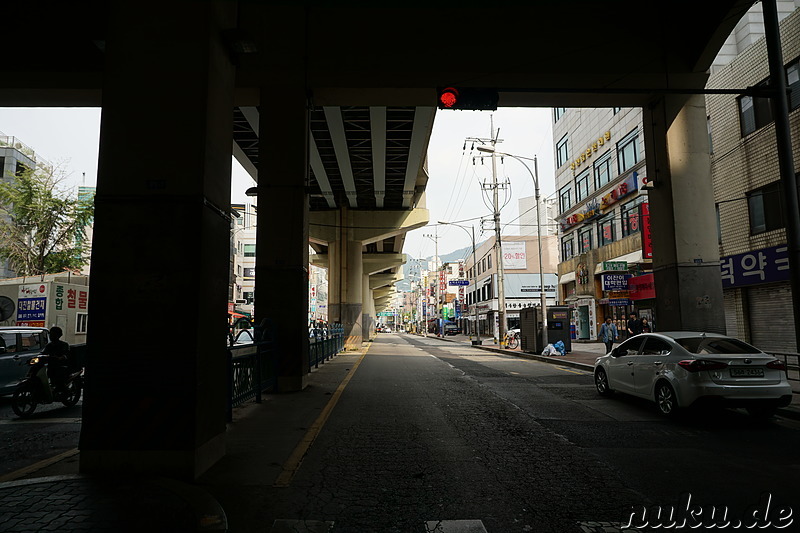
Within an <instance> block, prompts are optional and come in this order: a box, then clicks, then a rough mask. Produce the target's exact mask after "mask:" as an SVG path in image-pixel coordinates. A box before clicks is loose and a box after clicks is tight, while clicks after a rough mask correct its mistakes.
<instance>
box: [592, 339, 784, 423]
mask: <svg viewBox="0 0 800 533" xmlns="http://www.w3.org/2000/svg"><path fill="white" fill-rule="evenodd" d="M594 381H595V386H596V387H597V392H599V393H600V394H601V395H604V396H605V395H608V394H611V393H612V392H615V391H616V392H622V393H626V394H631V395H634V396H638V397H641V398H645V399H648V400H650V401H653V402H655V403H656V406H657V407H658V410H659V412H661V413H662V414H664V415H668V416H669V415H673V414H675V413H676V412H677V410H678V409H680V408H683V407H689V406H692V405H695V404H698V403H701V402H714V403H718V404H720V405H723V406H726V407H745V408H747V411H748V412H749V413H750V414H751V415H753V416H755V417H760V418H766V417H770V416H772V415H773V414H775V411H776V410H777V408H778V407H783V406H786V405H788V404H789V403H790V402H791V400H792V388H791V386H790V385H789V382H788V381H787V379H786V366H785V364H784V363H783V362H782V361H780V360H778V359H776V358H775V357H773V356H772V355H769V354H767V353H764V352H762V351H761V350H759V349H758V348H755V347H753V346H750V345H749V344H747V343H745V342H742V341H740V340H738V339H735V338H732V337H728V336H725V335H717V334H714V333H698V332H690V331H673V332H663V333H643V334H640V335H636V336H634V337H631V338H630V339H628V340H626V341H625V342H623V343H622V344H620V345H619V346H617V347H616V348H614V349H613V350H612V351H611V352H610V353H608V354H606V355H604V356H601V357H598V358H597V361H596V362H595V367H594Z"/></svg>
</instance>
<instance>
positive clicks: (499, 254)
mask: <svg viewBox="0 0 800 533" xmlns="http://www.w3.org/2000/svg"><path fill="white" fill-rule="evenodd" d="M490 132H491V135H490V137H489V139H481V138H472V137H470V138H467V139H466V142H469V141H471V142H472V143H473V146H474V143H475V142H478V143H480V144H484V143H489V144H491V148H488V149H484V148H482V147H481V146H478V151H484V152H491V158H492V185H491V187H490V188H491V189H492V211H493V213H492V218H493V219H494V235H495V238H494V257H495V264H496V265H497V318H498V325H497V336H498V340H497V342H498V344H499V345H500V347H501V348H504V347H505V344H506V292H505V274H504V269H503V241H502V237H501V235H500V230H501V228H500V203H499V189H500V187H501V185H500V184H498V182H497V159H496V157H497V156H496V154H495V148H496V145H497V143H498V142H502V139H500V138H499V137H500V130H499V129H498V130H497V131H495V129H494V117H493V116H492V117H490ZM466 142H465V143H464V146H465V147H466ZM480 157H481V158H483V157H486V156H483V155H482V156H480ZM473 164H474V159H473ZM502 186H503V187H505V186H507V185H506V184H503V185H502ZM485 188H486V187H485V186H484V189H485Z"/></svg>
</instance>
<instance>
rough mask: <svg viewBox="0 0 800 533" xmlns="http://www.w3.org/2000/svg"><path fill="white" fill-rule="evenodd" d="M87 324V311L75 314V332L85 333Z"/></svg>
mask: <svg viewBox="0 0 800 533" xmlns="http://www.w3.org/2000/svg"><path fill="white" fill-rule="evenodd" d="M88 324H89V315H88V314H87V313H78V314H76V315H75V333H86V329H87V326H88Z"/></svg>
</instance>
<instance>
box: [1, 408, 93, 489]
mask: <svg viewBox="0 0 800 533" xmlns="http://www.w3.org/2000/svg"><path fill="white" fill-rule="evenodd" d="M82 404H83V402H82V401H79V402H78V403H77V405H75V406H73V407H69V408H67V407H64V405H63V404H61V403H58V404H49V405H40V406H38V407H37V408H36V412H34V414H33V416H32V417H30V418H28V419H25V420H21V419H19V418H17V415H16V414H14V411H13V410H12V409H11V396H0V457H2V460H0V478H2V476H4V475H6V474H9V473H10V472H16V471H17V470H19V469H21V468H25V467H28V466H30V465H32V464H34V463H38V462H39V461H43V460H45V459H49V458H51V457H54V456H56V455H59V454H61V453H64V452H67V451H68V450H72V449H74V448H75V447H77V446H78V438H79V436H80V430H81V424H80V422H81V409H82Z"/></svg>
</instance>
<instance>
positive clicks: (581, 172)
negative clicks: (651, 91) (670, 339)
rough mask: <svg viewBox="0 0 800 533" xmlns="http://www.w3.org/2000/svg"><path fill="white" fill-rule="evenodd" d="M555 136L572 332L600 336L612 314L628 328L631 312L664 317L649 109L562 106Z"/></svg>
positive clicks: (563, 281) (564, 297)
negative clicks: (650, 182) (656, 272)
mask: <svg viewBox="0 0 800 533" xmlns="http://www.w3.org/2000/svg"><path fill="white" fill-rule="evenodd" d="M553 139H554V145H555V146H554V149H555V162H556V196H557V202H558V213H559V215H558V221H559V252H560V262H559V264H558V275H559V293H560V296H559V299H560V301H561V302H564V303H566V304H567V305H568V306H569V307H570V309H571V313H570V315H571V317H570V327H571V330H572V332H571V333H572V337H573V338H574V339H577V340H594V339H596V338H597V335H598V332H599V326H600V324H601V323H602V322H603V321H604V320H605V319H606V318H611V319H612V320H613V321H614V322H615V323H616V324H617V327H618V329H620V330H621V331H624V330H625V319H626V317H627V316H628V314H629V313H631V312H635V313H637V314H638V315H639V316H641V317H645V316H646V317H647V318H648V319H649V320H651V321H655V320H657V317H655V316H654V310H655V300H654V298H655V294H654V291H653V279H652V262H651V260H652V249H651V246H650V240H649V231H648V229H647V228H648V227H649V225H648V223H649V205H648V202H647V192H646V185H647V177H646V175H645V168H646V167H645V157H644V133H643V128H642V112H641V109H639V108H611V109H586V108H581V109H572V108H569V109H565V108H556V109H554V110H553ZM629 285H630V286H631V287H629ZM631 289H633V290H631Z"/></svg>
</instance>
